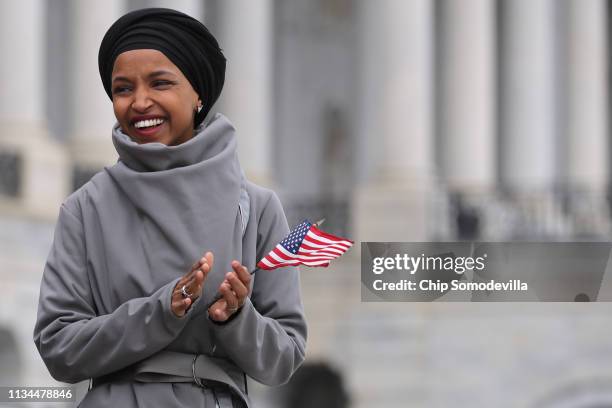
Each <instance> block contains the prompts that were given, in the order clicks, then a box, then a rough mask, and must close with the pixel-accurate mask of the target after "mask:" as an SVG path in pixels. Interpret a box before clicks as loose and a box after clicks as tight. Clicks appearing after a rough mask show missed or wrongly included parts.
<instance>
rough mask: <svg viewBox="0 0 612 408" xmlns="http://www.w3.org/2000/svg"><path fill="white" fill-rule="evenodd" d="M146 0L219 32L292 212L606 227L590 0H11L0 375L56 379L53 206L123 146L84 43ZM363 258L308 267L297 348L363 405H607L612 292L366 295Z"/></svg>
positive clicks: (356, 219)
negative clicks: (47, 361)
mask: <svg viewBox="0 0 612 408" xmlns="http://www.w3.org/2000/svg"><path fill="white" fill-rule="evenodd" d="M148 6H167V7H172V8H177V9H180V10H182V11H185V12H187V13H189V14H191V15H192V16H194V17H197V18H200V19H201V20H202V21H204V22H205V24H206V25H207V26H208V27H209V28H211V30H212V32H213V33H214V34H215V35H216V36H217V38H218V39H219V42H220V44H221V47H222V48H223V49H224V52H225V54H226V56H227V58H228V71H227V76H226V86H225V89H224V91H223V94H222V98H221V100H220V101H219V102H218V104H217V106H216V109H214V110H217V111H220V112H223V113H224V114H225V115H226V116H228V117H229V118H230V119H231V120H232V121H233V122H234V123H235V125H236V127H237V130H238V135H239V139H238V142H239V151H240V154H241V163H242V165H243V167H244V168H245V170H246V172H247V176H248V177H249V178H251V179H252V180H254V181H256V182H259V183H262V184H266V185H269V186H272V187H273V188H274V189H275V190H277V191H278V192H279V194H280V196H281V198H282V200H283V202H284V204H285V208H286V211H287V214H288V217H289V219H290V222H292V223H295V222H298V221H299V220H300V218H301V217H309V218H312V219H318V218H321V217H323V216H325V217H327V219H328V224H326V226H327V230H329V231H330V232H336V233H340V234H346V235H348V236H350V237H351V238H352V239H354V240H356V241H418V240H453V239H483V240H487V239H488V240H500V241H503V240H513V239H527V240H583V239H587V240H588V239H593V240H601V239H604V240H607V239H609V238H610V233H611V231H610V202H609V199H608V191H609V174H610V169H611V165H610V163H611V161H610V157H611V154H610V153H611V148H610V143H609V134H610V126H609V118H610V106H609V105H610V104H609V98H610V96H609V94H610V83H609V82H610V81H609V73H608V71H609V61H610V51H609V49H610V34H609V25H610V24H609V22H610V15H611V13H610V5H609V4H608V2H606V1H604V0H497V1H496V0H437V1H434V0H378V1H368V0H326V1H322V0H320V1H298V0H286V1H272V0H257V1H253V0H251V1H249V0H224V1H223V2H221V1H214V0H207V1H197V0H175V1H170V0H168V1H161V0H158V1H153V0H106V1H103V2H100V1H98V2H96V1H87V0H48V1H43V0H20V1H3V2H0V21H1V22H2V24H0V53H1V54H2V55H3V56H4V57H3V60H2V63H1V64H0V67H1V68H0V69H1V71H0V92H1V93H2V99H1V100H0V169H1V171H0V276H1V278H2V283H3V284H4V285H2V286H3V288H4V290H5V291H6V293H5V295H4V296H1V297H0V386H1V385H4V384H6V385H9V384H10V385H13V384H14V385H43V384H51V383H53V382H52V379H51V378H50V377H49V375H48V373H47V372H46V369H45V368H44V365H43V363H42V361H41V360H40V358H39V356H38V353H37V352H36V350H35V348H34V344H33V341H32V328H33V324H34V319H35V313H36V307H37V304H36V303H37V297H38V285H39V282H40V277H41V274H42V270H43V266H44V262H45V259H46V256H47V253H48V249H49V246H50V243H51V239H52V232H53V223H54V222H55V219H56V217H57V214H58V210H59V204H60V203H61V201H62V200H63V199H64V198H65V197H66V196H67V195H68V194H70V193H71V192H72V191H74V189H75V188H76V187H77V186H79V185H81V184H82V183H83V182H85V181H86V180H88V179H89V177H90V176H91V175H92V174H94V173H95V172H97V171H99V170H100V169H101V168H102V167H103V166H104V165H109V164H112V163H113V162H114V161H116V154H115V151H114V148H113V146H112V143H111V138H110V129H111V126H112V124H113V123H114V117H113V113H112V106H111V103H110V101H109V100H108V97H107V95H106V94H105V93H104V90H103V88H102V84H101V81H100V79H99V75H98V68H97V52H98V47H99V44H100V41H101V39H102V36H103V34H104V32H105V31H106V29H107V28H108V27H109V26H110V24H112V22H113V21H115V20H116V19H117V18H118V17H119V16H120V15H121V14H123V13H124V12H126V11H128V10H133V9H136V8H141V7H148ZM358 255H359V246H358V245H357V246H356V247H355V248H354V250H352V254H351V255H347V256H346V257H345V258H344V259H343V260H341V261H338V262H337V263H336V266H335V268H332V270H312V271H311V270H306V269H304V270H303V274H302V281H303V287H304V301H305V305H306V308H307V313H308V319H309V323H310V339H309V350H308V351H309V359H311V360H312V361H314V360H326V361H330V362H331V364H332V365H334V366H336V367H338V368H339V369H340V370H341V371H342V372H343V374H344V376H345V379H346V382H347V386H348V388H349V390H350V392H351V395H352V399H353V403H354V406H358V407H369V406H374V405H376V406H384V407H403V406H406V404H410V405H411V406H427V407H430V406H435V407H437V406H439V407H446V406H449V405H454V406H496V407H515V406H534V407H535V406H545V404H550V406H561V405H554V404H555V403H556V402H555V401H556V399H558V400H559V404H561V402H563V401H565V403H567V404H569V402H568V401H573V400H574V399H576V398H579V396H580V394H581V393H585V394H588V397H586V398H587V402H588V401H591V402H592V403H596V402H598V401H599V402H601V403H603V402H604V401H607V402H608V404H610V401H611V400H612V397H611V396H610V394H609V389H610V388H609V387H606V386H602V385H601V384H608V385H609V384H610V383H612V382H611V379H612V371H611V370H610V368H609V367H612V343H611V342H610V338H612V324H611V323H612V321H611V320H612V314H611V313H610V312H611V310H610V306H609V305H607V304H606V303H600V304H589V305H574V304H487V305H479V304H457V303H449V304H438V303H436V304H400V303H394V304H371V303H361V302H360V282H359V266H358V265H359V259H358V258H359V256H358ZM260 392H261V391H260ZM607 392H608V394H606V393H607ZM262 398H264V397H262ZM588 398H590V400H588ZM606 398H608V399H606ZM543 401H545V402H543ZM551 401H552V402H551ZM587 402H584V403H583V405H571V406H587V405H586V404H587ZM564 406H569V405H564Z"/></svg>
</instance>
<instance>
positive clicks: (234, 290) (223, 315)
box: [209, 261, 251, 321]
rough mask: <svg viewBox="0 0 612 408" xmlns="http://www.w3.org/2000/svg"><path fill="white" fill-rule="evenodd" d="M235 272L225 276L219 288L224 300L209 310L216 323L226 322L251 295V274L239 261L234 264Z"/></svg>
mask: <svg viewBox="0 0 612 408" xmlns="http://www.w3.org/2000/svg"><path fill="white" fill-rule="evenodd" d="M232 269H233V270H234V271H233V272H228V273H227V274H226V275H225V280H224V281H223V282H222V283H221V285H220V286H219V293H220V294H221V296H222V298H221V299H220V300H218V301H217V302H215V303H214V304H213V305H212V306H211V307H210V308H209V314H210V315H211V316H212V318H213V319H214V320H216V321H225V320H227V319H228V318H229V317H230V316H231V315H232V314H234V313H236V311H237V310H238V309H239V308H240V307H242V305H244V302H245V300H246V298H247V296H248V295H249V288H250V286H251V274H250V273H249V271H248V269H247V268H246V267H245V266H244V265H241V264H240V262H238V261H233V262H232Z"/></svg>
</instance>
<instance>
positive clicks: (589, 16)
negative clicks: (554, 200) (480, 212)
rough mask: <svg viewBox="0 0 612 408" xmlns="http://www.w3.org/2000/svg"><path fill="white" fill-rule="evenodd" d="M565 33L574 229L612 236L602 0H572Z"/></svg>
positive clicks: (567, 152)
mask: <svg viewBox="0 0 612 408" xmlns="http://www.w3.org/2000/svg"><path fill="white" fill-rule="evenodd" d="M564 4H565V5H566V9H565V10H564V11H565V16H566V20H565V21H566V23H567V26H566V27H567V30H566V31H565V33H564V44H566V48H565V50H564V51H565V52H566V54H565V57H566V61H567V62H566V63H565V64H563V66H565V67H566V68H565V69H566V71H565V73H566V77H565V78H566V80H565V81H564V82H565V83H566V84H567V85H566V86H567V97H566V98H564V100H565V101H567V105H566V106H565V109H566V112H565V113H566V114H565V115H564V122H563V124H564V129H565V136H566V144H565V151H564V152H563V153H564V155H563V158H564V160H563V161H562V162H563V163H564V164H565V166H564V169H563V170H564V171H563V175H564V176H565V177H564V184H565V185H566V186H567V188H568V189H569V197H571V200H570V205H569V212H570V214H571V216H572V220H573V225H574V233H575V234H576V235H581V236H595V235H596V236H599V237H607V236H609V234H610V227H611V226H610V210H609V204H608V198H607V192H606V186H607V183H608V171H609V170H608V169H609V168H610V167H609V156H610V147H609V143H608V131H609V122H608V114H609V112H610V111H609V109H610V107H609V104H608V97H609V86H610V85H609V81H608V47H609V41H608V32H607V30H608V27H607V26H608V20H607V3H606V2H604V1H602V0H581V1H577V0H568V1H567V2H566V3H564Z"/></svg>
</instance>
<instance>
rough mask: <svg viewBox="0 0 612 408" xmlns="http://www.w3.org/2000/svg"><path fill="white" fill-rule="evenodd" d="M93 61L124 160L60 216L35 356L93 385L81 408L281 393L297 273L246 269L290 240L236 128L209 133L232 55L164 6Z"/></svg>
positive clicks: (297, 311) (219, 121)
mask: <svg viewBox="0 0 612 408" xmlns="http://www.w3.org/2000/svg"><path fill="white" fill-rule="evenodd" d="M98 62H99V68H100V75H101V77H102V82H103V84H104V88H105V90H106V92H107V93H108V95H109V97H111V99H112V103H113V109H114V112H115V116H116V118H117V122H118V123H117V124H116V125H115V126H114V127H113V131H112V141H113V144H114V146H115V148H116V149H117V152H118V154H119V161H118V162H117V163H116V164H115V165H113V166H109V167H105V168H104V170H103V171H101V172H100V173H98V174H96V175H95V176H94V177H93V178H92V179H91V180H90V181H89V182H88V183H87V184H85V185H84V186H83V187H82V188H80V189H79V190H77V191H76V192H74V193H73V194H72V195H70V196H69V197H68V198H67V199H66V200H65V201H64V202H63V204H62V206H61V208H60V213H59V218H58V222H57V226H56V230H55V235H54V240H53V245H52V248H51V251H50V253H49V257H48V259H47V263H46V265H45V270H44V274H43V279H42V283H41V291H40V301H39V307H38V317H37V322H36V327H35V329H34V341H35V343H36V346H37V348H38V350H39V352H40V355H41V356H42V358H43V360H44V362H45V364H46V365H47V367H48V369H49V371H50V373H51V375H52V376H53V377H54V378H55V379H57V380H59V381H64V382H69V383H74V382H78V381H82V380H85V379H92V387H91V389H90V390H89V392H88V393H87V395H86V396H85V398H84V400H83V401H82V403H81V406H82V407H100V406H113V407H140V406H142V407H175V406H176V407H179V406H180V407H186V406H193V407H215V406H220V407H221V408H225V407H232V406H234V407H236V406H238V407H239V406H248V405H249V398H248V392H247V387H246V376H247V375H248V376H250V377H252V378H254V379H255V380H257V381H260V382H262V383H265V384H268V385H277V384H282V383H284V382H286V381H287V380H288V379H289V377H290V376H291V374H292V373H293V372H294V371H295V370H296V368H297V367H298V366H299V364H300V363H301V362H302V361H303V359H304V353H305V341H306V324H305V320H304V315H303V308H302V304H301V298H300V290H299V277H298V272H297V269H295V268H293V267H288V268H280V269H277V270H275V271H272V272H268V271H265V272H259V273H257V274H255V275H253V276H251V275H250V274H249V271H251V270H253V269H254V268H255V264H256V263H257V261H258V260H259V259H261V258H262V257H263V256H265V254H266V253H267V252H268V251H270V250H271V249H272V248H273V247H274V246H275V245H276V244H277V243H278V242H279V241H280V240H281V239H283V238H284V236H286V235H287V233H288V231H289V229H288V226H287V221H286V219H285V216H284V213H283V210H282V207H281V204H280V202H279V200H278V198H277V197H276V195H275V194H274V193H273V192H272V191H270V190H267V189H264V188H262V187H259V186H256V185H255V184H253V183H250V182H249V181H247V180H245V178H244V176H243V173H242V171H241V168H240V165H239V163H238V158H237V151H236V136H235V134H234V128H233V126H232V125H231V123H230V122H229V121H228V120H227V119H226V118H225V117H224V116H222V115H220V114H217V115H215V116H214V117H213V118H212V119H211V120H210V121H209V122H208V123H203V120H204V117H205V116H206V114H207V113H208V111H209V110H210V108H211V106H212V105H213V104H214V102H215V101H216V99H217V97H218V96H219V93H220V92H221V88H222V86H223V81H224V73H225V58H224V56H223V54H222V53H221V50H220V49H219V46H218V44H217V41H216V40H215V39H214V37H213V36H212V35H211V34H210V33H209V32H208V30H207V29H206V28H205V27H204V26H203V25H202V24H201V23H200V22H198V21H197V20H195V19H193V18H191V17H189V16H187V15H185V14H183V13H180V12H177V11H174V10H169V9H159V8H156V9H145V10H138V11H135V12H131V13H129V14H127V15H125V16H123V17H121V18H120V19H119V20H118V21H117V22H115V23H114V24H113V26H112V27H111V28H110V29H109V30H108V32H107V33H106V35H105V37H104V39H103V41H102V44H101V46H100V51H99V61H98ZM245 137H248V135H247V136H245ZM216 293H220V294H221V296H222V297H221V298H220V299H219V300H217V301H214V300H215V295H216ZM213 301H214V303H213ZM210 303H213V304H212V305H210V306H209V304H210Z"/></svg>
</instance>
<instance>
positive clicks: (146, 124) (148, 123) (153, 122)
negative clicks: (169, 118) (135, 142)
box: [134, 118, 164, 129]
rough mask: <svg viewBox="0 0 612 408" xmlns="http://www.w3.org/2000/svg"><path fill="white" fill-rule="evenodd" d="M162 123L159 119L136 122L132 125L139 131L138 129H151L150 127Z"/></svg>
mask: <svg viewBox="0 0 612 408" xmlns="http://www.w3.org/2000/svg"><path fill="white" fill-rule="evenodd" d="M162 123H164V120H163V119H161V118H156V119H147V120H139V121H138V122H136V123H134V127H136V128H138V129H140V128H144V127H151V126H157V125H161V124H162Z"/></svg>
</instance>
